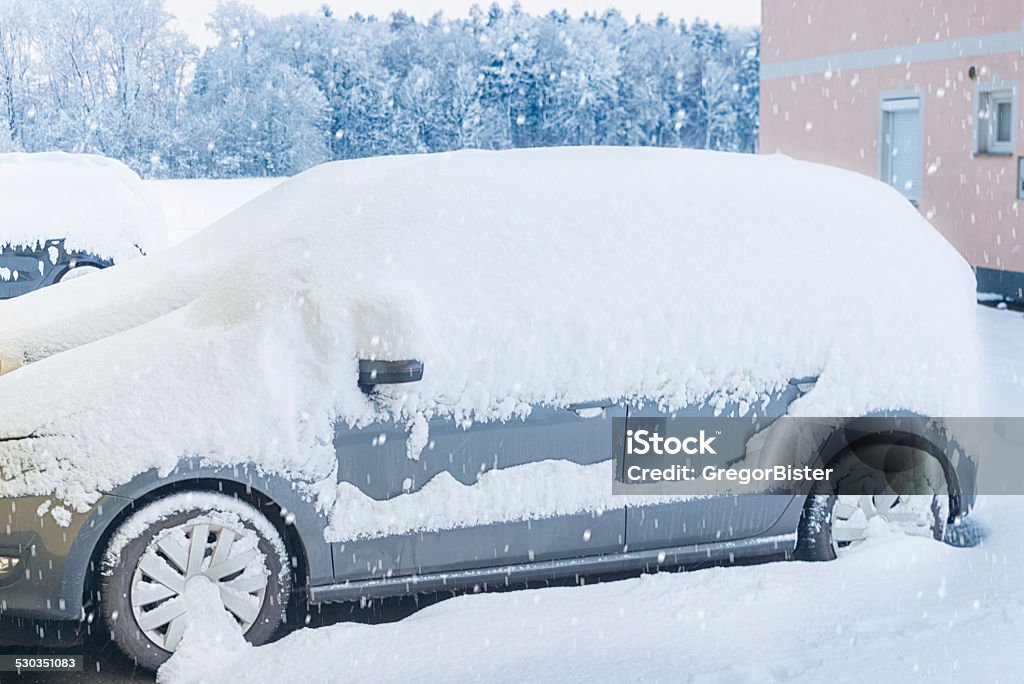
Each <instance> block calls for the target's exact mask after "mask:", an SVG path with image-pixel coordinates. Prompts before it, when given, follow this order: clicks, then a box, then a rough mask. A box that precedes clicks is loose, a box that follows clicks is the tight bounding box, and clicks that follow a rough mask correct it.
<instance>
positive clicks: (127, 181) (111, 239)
mask: <svg viewBox="0 0 1024 684" xmlns="http://www.w3.org/2000/svg"><path fill="white" fill-rule="evenodd" d="M166 233H167V226H166V222H165V219H164V214H163V210H162V208H161V206H160V203H159V201H158V199H157V198H156V197H155V196H154V195H153V194H152V193H151V192H149V191H148V190H147V189H146V187H145V186H144V185H143V182H142V180H141V179H140V178H139V177H138V175H136V174H135V172H134V171H132V170H131V169H129V168H128V167H127V166H125V165H124V164H122V163H121V162H119V161H117V160H115V159H108V158H106V157H101V156H98V155H94V154H66V153H64V152H41V153H32V154H29V153H9V154H0V247H2V246H4V245H8V244H10V245H16V246H34V245H37V244H45V243H46V241H47V240H53V239H59V238H64V245H65V247H66V248H67V249H68V251H82V252H88V253H90V254H95V255H97V256H101V257H107V258H110V259H113V260H114V261H124V260H127V259H132V258H135V257H138V256H140V252H141V253H149V252H152V251H153V250H155V249H158V248H160V247H162V246H163V244H164V242H165V241H166V237H167V236H166Z"/></svg>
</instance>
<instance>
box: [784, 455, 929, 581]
mask: <svg viewBox="0 0 1024 684" xmlns="http://www.w3.org/2000/svg"><path fill="white" fill-rule="evenodd" d="M835 468H836V472H837V476H838V484H837V485H836V486H835V491H834V492H831V493H812V494H811V495H810V496H808V497H807V501H806V502H805V504H804V510H803V515H802V516H801V518H800V526H799V529H798V530H797V546H796V550H795V556H796V558H797V559H798V560H807V561H826V560H833V559H835V558H836V557H838V556H839V555H840V554H841V553H842V552H843V550H845V549H846V548H848V547H851V546H855V545H857V544H859V543H861V542H863V541H864V540H865V539H867V538H868V536H870V535H871V534H872V532H873V531H874V530H876V529H878V528H886V529H895V530H897V531H900V532H903V533H905V534H909V535H913V536H922V537H930V538H932V539H936V540H940V541H941V540H942V539H943V537H944V534H945V530H946V522H947V520H948V517H949V488H948V485H947V483H946V476H945V473H944V472H943V469H942V466H941V464H940V463H939V462H938V461H937V460H936V459H935V458H934V457H933V456H932V455H931V454H928V453H927V452H924V451H921V450H919V449H914V448H912V447H904V446H892V445H872V446H868V447H862V448H860V449H858V450H857V452H856V453H854V452H851V453H848V454H846V455H844V456H843V457H841V458H840V459H839V460H838V461H837V462H836V464H835Z"/></svg>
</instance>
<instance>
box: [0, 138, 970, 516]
mask: <svg viewBox="0 0 1024 684" xmlns="http://www.w3.org/2000/svg"><path fill="white" fill-rule="evenodd" d="M30 311H31V312H32V313H31V314H30V313H29V312H30ZM974 316H975V305H974V277H973V273H972V271H971V269H970V268H969V267H968V265H967V264H966V263H965V262H964V261H963V260H962V259H961V258H960V256H959V255H958V254H957V253H956V251H955V250H954V249H953V248H952V247H951V246H950V245H949V244H948V243H947V242H946V241H945V240H944V239H943V238H942V237H941V236H940V235H939V234H938V233H937V232H936V231H935V230H934V229H933V228H932V227H931V226H930V225H929V224H928V222H927V221H925V220H924V219H923V218H922V217H921V216H920V215H919V214H918V213H917V211H916V210H915V209H914V208H913V207H912V206H911V205H910V204H909V203H907V202H906V200H905V199H903V198H902V196H901V195H900V194H899V193H897V192H896V191H894V190H892V189H891V188H889V187H888V186H885V185H883V184H881V183H879V182H877V181H874V180H872V179H870V178H867V177H864V176H861V175H858V174H855V173H851V172H846V171H841V170H838V169H834V168H830V167H825V166H819V165H814V164H807V163H802V162H796V161H793V160H791V159H788V158H785V157H780V156H745V155H736V154H721V153H710V152H701V151H682V150H653V149H588V148H575V149H558V150H528V151H527V150H523V151H508V152H481V151H469V152H458V153H452V154H443V155H429V156H411V157H393V158H386V159H373V160H361V161H354V162H338V163H332V164H326V165H323V166H319V167H316V168H314V169H311V170H310V171H307V172H305V173H303V174H301V175H299V176H297V177H295V178H294V179H292V180H289V181H287V182H285V183H283V184H282V185H280V186H278V187H277V188H275V189H273V190H271V191H269V192H268V193H266V194H264V195H262V196H260V197H258V198H256V199H255V200H254V201H253V202H251V203H249V204H248V205H246V206H244V207H242V208H241V209H239V210H238V211H236V212H234V213H233V214H231V215H229V216H227V217H225V218H224V219H222V220H221V221H219V222H218V223H216V224H214V225H213V226H212V227H211V228H208V229H207V230H205V231H203V232H202V233H200V234H199V235H197V236H196V237H195V238H192V239H190V240H188V241H186V242H184V243H182V244H181V245H179V246H177V247H174V248H171V249H169V250H166V251H164V252H162V253H160V254H157V255H155V256H152V257H149V258H147V259H145V260H141V261H137V262H134V263H130V264H126V265H124V266H121V267H118V268H116V269H111V270H109V271H107V272H103V273H100V274H97V275H95V276H93V277H90V278H86V279H82V280H81V281H80V282H73V283H71V284H69V285H68V286H62V287H59V288H52V292H41V293H36V294H35V295H34V296H30V297H24V298H20V299H19V300H12V301H11V302H4V303H0V355H6V356H14V357H17V358H23V359H27V360H30V361H31V360H36V359H41V360H37V361H36V362H34V363H30V364H29V365H27V366H25V367H23V368H21V369H20V370H17V371H15V372H13V373H11V374H9V375H7V376H4V377H2V378H0V397H2V399H0V440H3V441H0V496H12V495H17V494H25V493H30V492H31V493H35V494H47V495H50V494H52V495H56V496H57V497H60V498H62V499H64V500H65V501H67V502H68V503H70V504H71V505H73V506H76V507H79V508H81V507H83V506H86V505H88V504H89V503H90V502H92V501H94V500H95V499H96V497H97V495H98V492H100V491H103V490H107V489H110V488H112V487H114V486H116V485H118V484H121V483H124V482H126V481H127V480H129V479H130V478H131V477H133V476H134V475H136V474H138V473H140V472H142V471H145V470H147V469H151V468H157V469H160V470H161V471H169V470H170V469H172V468H173V467H174V466H175V465H176V464H177V463H178V462H179V459H181V458H183V457H191V456H198V457H200V458H201V459H205V460H206V461H207V462H209V463H216V464H235V463H241V462H249V461H253V462H255V463H257V464H258V465H259V466H260V467H261V468H262V469H264V470H265V471H267V472H274V473H280V474H284V475H286V476H288V477H292V478H295V479H299V480H302V481H304V482H306V483H308V486H309V487H310V489H311V491H315V492H316V494H317V496H319V497H320V503H321V504H322V505H324V506H330V505H332V503H333V502H332V500H331V499H332V497H333V496H334V495H335V491H336V488H335V481H336V475H335V472H336V470H335V469H336V462H335V455H334V449H333V446H332V444H331V436H332V430H333V425H334V421H335V420H336V419H340V420H342V421H344V422H347V423H349V424H354V425H362V424H366V423H367V422H368V421H370V420H372V419H374V418H375V417H380V416H381V408H380V406H378V405H376V404H374V403H371V402H370V401H369V400H368V399H367V398H366V396H365V395H364V394H363V393H362V392H361V391H359V389H358V388H357V385H356V378H357V366H358V359H359V358H381V359H404V358H416V359H420V360H422V361H423V362H424V364H425V375H424V378H423V380H422V381H420V382H418V383H414V384H408V385H400V386H394V387H392V388H388V389H386V390H384V392H383V394H384V396H385V400H384V401H383V402H382V404H383V406H384V407H385V409H384V410H385V412H386V413H389V414H390V415H391V416H392V417H395V418H397V419H399V420H403V421H407V422H408V423H409V424H410V427H411V434H412V435H413V437H412V438H411V443H410V455H412V456H415V455H416V453H417V448H418V445H419V444H422V443H423V441H425V439H426V435H425V429H426V427H425V426H426V420H425V419H426V418H427V417H429V416H431V415H438V414H442V415H454V416H456V417H457V418H459V419H461V420H466V421H469V420H499V419H508V418H510V417H512V416H515V415H522V414H524V413H525V412H527V411H528V410H529V405H531V404H555V405H559V404H566V403H570V402H579V401H586V400H593V399H600V398H634V399H643V400H647V401H650V400H653V401H657V402H659V403H661V404H662V405H664V406H666V407H669V408H672V407H679V406H682V405H685V404H689V403H693V402H698V401H710V402H712V403H714V404H716V405H723V404H724V403H725V399H726V398H729V399H737V400H745V401H749V402H756V401H757V400H758V399H760V398H762V397H764V396H765V394H766V393H767V392H769V391H771V390H773V389H776V388H778V387H780V386H781V385H783V384H784V383H785V382H787V381H788V380H789V379H790V378H796V377H805V376H812V375H818V376H820V379H819V381H818V383H817V386H816V388H815V389H814V390H813V391H811V392H810V393H809V394H807V395H806V396H804V397H803V398H801V399H799V400H798V401H797V402H795V403H794V404H793V405H792V406H791V409H790V410H791V413H794V414H799V415H816V416H824V415H839V416H843V415H860V414H864V413H866V412H869V411H872V410H880V409H908V410H913V411H917V412H920V413H924V414H931V415H975V414H979V413H981V412H982V410H983V407H981V406H979V404H978V402H979V400H980V399H979V398H980V396H981V392H980V387H979V386H978V385H977V378H979V377H981V373H980V370H979V368H980V364H979V345H978V338H977V334H976V330H975V323H974ZM59 351H62V352H63V353H55V352H59ZM51 354H52V355H51ZM47 356H49V358H45V357H47Z"/></svg>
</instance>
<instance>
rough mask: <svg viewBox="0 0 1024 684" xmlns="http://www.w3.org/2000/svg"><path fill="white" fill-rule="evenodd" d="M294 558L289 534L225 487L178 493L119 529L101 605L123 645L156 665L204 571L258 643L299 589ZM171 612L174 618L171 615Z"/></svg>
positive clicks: (181, 624) (183, 620) (176, 636)
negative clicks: (191, 586)
mask: <svg viewBox="0 0 1024 684" xmlns="http://www.w3.org/2000/svg"><path fill="white" fill-rule="evenodd" d="M199 535H202V536H199ZM224 544H226V545H227V547H226V548H221V547H222V546H223V545H224ZM288 557H289V556H288V554H287V551H286V549H285V545H284V541H283V539H282V537H281V534H280V533H279V532H278V531H277V529H276V528H274V526H273V525H272V524H271V523H270V521H269V520H267V518H266V517H265V516H264V515H263V514H262V513H260V512H259V511H258V510H256V509H255V508H254V507H252V506H251V505H249V504H247V503H245V502H243V501H240V500H238V499H235V498H232V497H229V496H225V495H223V494H213V493H206V492H187V493H180V494H174V495H172V496H169V497H167V498H164V499H160V500H157V501H155V502H153V503H152V504H149V505H148V506H146V507H144V508H142V509H140V510H139V511H137V512H136V513H134V514H133V515H132V516H130V517H129V518H128V519H127V520H125V522H124V523H123V524H122V525H121V526H120V527H119V528H118V530H117V532H115V534H114V535H113V536H112V537H111V541H110V544H109V545H108V548H107V552H106V554H105V556H104V559H103V570H102V572H103V576H102V581H101V594H100V603H101V610H102V612H103V616H104V619H105V620H106V624H107V627H108V628H109V630H110V633H111V636H112V638H113V639H114V641H116V642H117V644H118V646H119V647H120V648H121V650H122V651H124V653H125V654H127V655H128V656H129V657H130V658H132V659H133V660H134V661H135V662H136V663H137V664H139V665H140V666H142V667H144V668H147V669H151V670H156V669H157V668H159V667H160V665H162V664H163V663H164V662H165V661H166V660H167V659H168V658H170V657H171V654H172V652H173V651H174V649H175V648H176V647H177V645H178V643H180V639H181V637H182V634H183V633H184V630H185V625H186V624H187V623H188V620H187V616H188V607H187V606H188V601H187V597H186V595H185V591H184V587H185V586H186V585H187V583H188V582H189V581H190V580H191V579H192V578H194V577H197V576H200V575H202V576H204V577H206V578H207V580H208V581H212V582H213V583H214V584H215V586H217V587H218V589H219V592H218V595H219V596H220V597H221V599H222V601H224V606H225V607H224V610H225V612H226V613H227V614H228V615H229V616H230V617H232V618H233V619H234V621H235V624H237V625H238V627H239V631H240V632H242V634H243V635H244V637H245V639H246V640H247V641H248V642H250V643H251V644H253V645H257V646H258V645H260V644H263V643H266V642H267V641H268V640H270V638H271V637H273V635H274V632H275V631H276V630H277V627H278V625H279V624H280V623H281V620H282V618H283V616H284V611H285V607H286V606H287V604H288V599H289V596H290V594H291V572H290V564H289V562H288ZM239 566H240V567H239ZM225 572H226V574H223V576H220V575H221V574H222V573H225ZM151 573H152V574H151ZM261 578H262V579H263V580H264V581H263V583H262V586H261ZM207 580H203V581H207ZM229 606H230V607H229ZM157 609H161V610H162V612H156V613H154V611H157ZM232 611H235V612H232ZM169 615H173V616H174V617H172V618H170V619H169V620H165V618H166V616H169Z"/></svg>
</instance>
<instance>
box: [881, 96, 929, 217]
mask: <svg viewBox="0 0 1024 684" xmlns="http://www.w3.org/2000/svg"><path fill="white" fill-rule="evenodd" d="M921 137H922V136H921V100H920V98H918V97H899V98H891V99H886V100H882V134H881V136H880V139H881V144H880V145H879V148H880V154H881V164H880V174H881V178H882V180H883V181H885V182H886V183H888V184H889V185H891V186H893V187H894V188H896V189H897V190H899V191H900V192H902V193H903V194H904V195H905V196H906V197H907V199H909V200H910V201H911V202H918V201H920V199H921V167H922V161H921Z"/></svg>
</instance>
